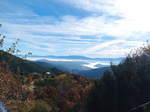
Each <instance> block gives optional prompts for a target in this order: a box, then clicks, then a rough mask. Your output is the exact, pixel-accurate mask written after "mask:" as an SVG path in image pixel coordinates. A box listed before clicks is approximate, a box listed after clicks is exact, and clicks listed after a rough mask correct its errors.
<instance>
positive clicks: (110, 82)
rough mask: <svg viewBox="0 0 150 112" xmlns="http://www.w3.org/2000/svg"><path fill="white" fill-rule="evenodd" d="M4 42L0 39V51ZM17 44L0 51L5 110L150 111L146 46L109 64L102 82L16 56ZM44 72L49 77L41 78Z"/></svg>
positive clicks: (0, 96)
mask: <svg viewBox="0 0 150 112" xmlns="http://www.w3.org/2000/svg"><path fill="white" fill-rule="evenodd" d="M4 39H5V37H2V39H1V40H0V47H1V48H2V47H3V43H4ZM16 44H17V42H16V43H13V45H12V47H11V48H10V49H9V50H8V51H5V52H4V51H3V50H1V51H0V61H1V63H0V103H1V104H3V106H4V108H5V109H6V110H7V111H9V112H149V111H150V106H149V102H150V44H149V43H148V42H147V44H146V45H144V46H143V47H140V48H138V49H136V50H133V51H131V52H130V53H129V54H128V55H127V56H126V58H125V59H124V60H123V61H122V62H120V63H119V64H118V65H114V64H113V63H111V70H110V71H107V70H106V71H105V72H104V74H103V76H102V77H101V78H98V79H95V80H90V79H88V78H85V77H82V76H79V75H77V74H70V73H67V72H64V71H60V70H58V69H54V68H53V69H52V68H46V67H42V66H40V65H37V64H35V63H32V62H29V61H27V60H25V59H21V58H18V57H15V56H13V54H14V53H15V52H17V51H18V50H16V49H15V47H16ZM36 70H37V71H36ZM38 70H39V71H38ZM34 71H36V72H34ZM44 71H50V72H51V74H44ZM23 72H24V73H25V74H23ZM141 105H142V106H141ZM1 109H2V108H1Z"/></svg>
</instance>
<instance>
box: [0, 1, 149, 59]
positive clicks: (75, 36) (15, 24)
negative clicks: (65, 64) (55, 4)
mask: <svg viewBox="0 0 150 112" xmlns="http://www.w3.org/2000/svg"><path fill="white" fill-rule="evenodd" d="M57 1H59V2H65V3H67V4H70V5H71V6H74V7H76V8H79V9H83V10H86V11H89V12H90V13H91V16H88V17H84V18H79V17H76V16H72V15H64V16H61V17H60V18H59V20H58V19H56V18H54V17H51V16H38V15H37V14H35V13H34V12H32V11H29V10H27V11H26V10H25V9H26V8H25V9H24V8H23V9H21V13H20V11H19V12H18V13H15V14H14V13H5V14H3V13H0V14H1V15H2V17H1V18H0V21H1V22H2V23H3V24H4V28H3V29H2V31H3V33H4V34H5V35H7V36H8V37H11V39H10V42H11V40H12V38H20V39H21V40H23V41H25V42H24V43H26V45H27V46H28V47H31V48H34V49H40V50H44V49H45V50H46V51H50V52H53V51H60V50H62V51H64V52H66V53H67V52H70V54H81V53H82V54H83V55H84V54H85V55H92V54H94V55H96V56H98V55H101V56H103V57H109V56H112V57H118V56H123V55H124V54H125V52H129V51H130V49H131V48H133V47H139V46H140V45H142V43H143V42H144V41H146V40H148V39H149V34H150V22H149V20H150V16H148V15H149V10H150V7H149V0H142V1H141V0H138V1H137V0H57ZM16 9H17V10H18V8H15V11H16ZM15 11H14V12H15ZM28 14H30V15H32V16H30V15H28ZM119 17H121V18H119ZM86 36H90V38H86V39H85V38H84V37H86ZM103 36H111V37H114V40H113V41H112V40H108V41H106V40H107V39H106V40H105V42H102V41H104V40H103V39H102V37H103ZM29 43H30V44H29ZM119 43H121V44H119ZM42 45H45V46H46V47H45V48H44V47H42ZM120 45H122V46H120ZM52 49H53V50H52ZM69 49H70V50H69Z"/></svg>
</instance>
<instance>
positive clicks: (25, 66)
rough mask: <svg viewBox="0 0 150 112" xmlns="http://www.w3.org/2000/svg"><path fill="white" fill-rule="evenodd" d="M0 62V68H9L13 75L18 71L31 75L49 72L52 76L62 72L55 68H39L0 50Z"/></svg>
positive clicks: (37, 65)
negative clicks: (32, 73)
mask: <svg viewBox="0 0 150 112" xmlns="http://www.w3.org/2000/svg"><path fill="white" fill-rule="evenodd" d="M0 62H1V63H0V66H2V67H9V69H10V70H11V71H12V72H14V73H17V72H18V71H19V72H26V73H31V72H40V73H41V72H45V71H50V72H52V73H54V74H57V73H59V72H60V73H61V72H63V71H61V70H58V69H56V68H48V67H44V66H40V65H39V64H36V63H33V62H31V61H28V60H24V59H22V58H19V57H16V56H14V55H12V54H9V53H7V52H5V51H2V50H0ZM8 65H9V66H8Z"/></svg>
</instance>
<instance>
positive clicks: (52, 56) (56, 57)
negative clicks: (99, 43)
mask: <svg viewBox="0 0 150 112" xmlns="http://www.w3.org/2000/svg"><path fill="white" fill-rule="evenodd" d="M16 56H19V57H23V55H16ZM28 57H31V58H44V59H45V58H51V59H72V60H95V61H109V62H110V61H121V60H123V59H124V57H120V58H89V57H86V56H79V55H70V56H54V55H48V56H38V55H31V56H28Z"/></svg>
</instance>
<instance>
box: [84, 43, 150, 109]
mask: <svg viewBox="0 0 150 112" xmlns="http://www.w3.org/2000/svg"><path fill="white" fill-rule="evenodd" d="M111 68H112V72H109V71H105V73H104V76H103V77H102V78H101V79H98V80H95V82H94V86H93V87H92V89H91V91H90V93H89V95H88V97H87V100H86V103H85V106H86V109H87V110H86V111H87V112H128V111H130V110H132V109H133V108H136V107H138V106H139V105H141V104H144V103H147V102H149V101H150V44H149V43H148V42H147V45H144V46H143V47H140V48H139V49H136V50H133V51H131V53H130V54H128V55H127V57H126V59H125V60H123V61H122V62H121V63H120V64H119V65H113V64H112V66H111ZM142 111H143V112H148V110H147V108H146V106H145V108H144V109H143V110H142ZM142 111H140V112H142Z"/></svg>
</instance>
